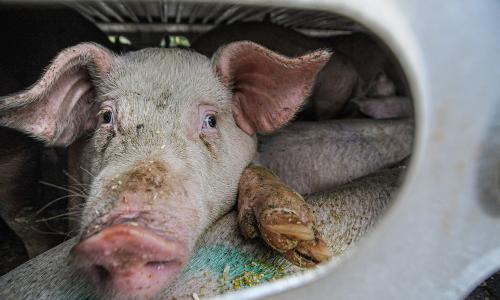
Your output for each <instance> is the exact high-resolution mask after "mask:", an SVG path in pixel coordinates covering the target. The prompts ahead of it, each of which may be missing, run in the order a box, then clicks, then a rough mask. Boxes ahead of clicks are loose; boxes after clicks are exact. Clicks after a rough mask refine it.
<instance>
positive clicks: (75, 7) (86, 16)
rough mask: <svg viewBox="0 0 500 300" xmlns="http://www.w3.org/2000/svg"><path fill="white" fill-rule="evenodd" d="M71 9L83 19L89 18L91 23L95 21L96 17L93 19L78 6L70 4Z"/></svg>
mask: <svg viewBox="0 0 500 300" xmlns="http://www.w3.org/2000/svg"><path fill="white" fill-rule="evenodd" d="M71 8H72V9H74V10H76V11H77V12H78V13H79V14H80V15H82V16H83V17H84V18H85V19H87V20H89V21H90V22H92V23H96V19H94V18H93V17H92V16H91V15H90V14H89V13H88V12H87V11H86V10H84V9H81V8H80V7H78V6H71Z"/></svg>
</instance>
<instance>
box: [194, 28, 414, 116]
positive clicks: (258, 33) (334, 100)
mask: <svg viewBox="0 0 500 300" xmlns="http://www.w3.org/2000/svg"><path fill="white" fill-rule="evenodd" d="M242 40H249V41H253V42H256V43H259V44H262V45H264V46H266V47H267V48H269V49H272V50H274V51H277V52H279V53H282V54H285V55H289V56H296V55H302V54H304V53H307V52H309V51H312V50H316V49H325V48H332V49H333V50H334V53H333V55H332V56H331V59H330V61H329V62H328V63H327V64H326V65H325V67H324V68H323V69H322V70H321V71H320V73H319V74H318V79H317V81H316V84H315V86H314V90H313V93H312V95H311V97H310V99H309V101H308V102H307V103H306V104H305V105H304V107H303V109H302V111H301V113H300V114H299V116H298V118H299V119H300V120H326V119H332V118H338V117H344V116H346V115H348V114H347V113H346V112H344V111H343V108H344V107H345V106H346V104H347V103H348V102H349V100H351V99H358V98H364V97H370V98H380V97H387V96H395V95H396V93H400V94H401V95H403V96H407V92H406V83H405V81H404V76H403V74H402V72H401V71H400V68H399V66H398V65H397V64H396V63H394V59H391V55H390V53H389V52H388V51H386V50H385V49H383V48H382V47H381V46H380V45H379V44H378V43H376V42H375V41H374V40H373V39H372V38H371V37H369V36H368V35H366V34H352V35H345V36H338V37H337V36H335V37H333V38H330V39H325V40H317V39H314V38H310V37H308V36H305V35H303V34H301V33H299V32H297V31H295V30H292V29H288V28H285V27H282V26H279V25H275V24H271V23H258V22H247V23H235V24H231V25H223V26H219V27H216V28H214V29H212V30H210V31H208V32H206V33H204V34H202V35H201V36H200V37H198V38H197V39H196V40H195V41H194V42H193V44H192V47H193V48H194V49H195V50H196V51H198V52H200V53H203V54H205V55H207V56H210V55H212V54H213V53H214V51H216V49H217V48H218V47H219V46H221V45H224V44H227V43H230V42H234V41H242ZM393 81H395V83H394V82H393ZM378 103H379V102H374V104H372V106H374V105H377V104H378ZM384 108H385V107H382V108H380V109H379V110H381V109H384ZM365 115H367V116H368V117H372V118H376V117H377V116H376V115H370V114H369V113H366V112H365Z"/></svg>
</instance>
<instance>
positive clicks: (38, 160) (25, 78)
mask: <svg viewBox="0 0 500 300" xmlns="http://www.w3.org/2000/svg"><path fill="white" fill-rule="evenodd" d="M54 20H57V22H54ZM0 28H3V29H4V30H2V40H3V41H4V43H3V44H2V46H1V47H0V96H3V95H7V94H10V93H13V92H16V91H19V90H21V89H23V88H25V87H26V86H29V85H31V84H33V83H34V82H35V81H36V79H37V78H38V76H39V75H40V73H41V72H42V71H43V68H45V66H47V65H48V64H49V62H50V60H51V59H52V58H53V57H54V56H55V55H56V54H57V53H58V52H59V51H61V50H63V49H65V48H66V47H69V46H71V45H75V44H77V43H80V42H86V41H88V42H90V41H93V42H97V43H101V44H102V45H105V46H106V47H109V48H110V49H112V47H113V45H112V44H110V43H109V41H108V39H107V37H106V35H105V34H104V33H103V32H101V31H100V30H99V29H98V28H97V27H96V26H95V25H94V24H93V23H91V22H90V21H88V20H87V19H85V18H84V17H82V16H81V15H80V14H78V13H77V12H75V11H73V10H72V9H69V8H67V7H63V6H60V5H59V6H57V5H53V6H51V7H50V8H48V7H34V6H21V5H12V4H10V5H7V4H3V5H2V7H1V9H0ZM12 28H15V30H11V29H12ZM56 37H57V38H56ZM0 139H1V140H2V144H1V145H0V174H1V175H0V199H1V200H0V215H1V217H2V219H4V220H5V222H6V223H7V224H8V225H9V227H10V228H11V229H12V230H13V231H14V232H15V233H16V234H17V235H18V236H19V237H20V238H21V240H22V241H23V243H24V246H25V248H26V250H27V254H28V256H29V257H34V256H36V255H38V254H40V253H42V252H43V251H45V250H47V249H49V248H51V247H53V246H54V245H56V244H57V243H59V242H60V241H61V240H62V238H63V237H64V236H60V235H56V233H55V232H53V230H51V228H49V227H47V226H44V223H43V222H38V221H39V220H40V219H43V218H45V217H50V215H49V214H44V213H45V210H44V211H42V212H40V213H37V211H38V210H39V209H40V208H42V207H43V206H44V205H45V204H47V203H48V202H49V201H52V200H54V199H56V198H59V197H61V196H63V194H61V192H58V191H57V190H56V189H53V188H48V187H45V186H42V185H40V184H39V180H38V179H39V178H40V177H43V179H44V180H45V181H48V182H55V181H57V182H59V183H61V180H63V179H64V178H65V176H64V174H62V172H60V171H56V170H61V169H62V168H56V166H58V165H64V164H65V161H64V158H65V154H64V153H63V151H61V150H59V149H57V150H56V149H52V148H46V149H43V144H42V143H40V142H38V141H35V140H33V139H31V138H30V137H29V136H27V135H26V134H23V133H20V132H18V131H15V130H12V129H9V128H5V127H4V128H0ZM63 184H64V182H63ZM63 231H64V230H63ZM24 259H26V258H24Z"/></svg>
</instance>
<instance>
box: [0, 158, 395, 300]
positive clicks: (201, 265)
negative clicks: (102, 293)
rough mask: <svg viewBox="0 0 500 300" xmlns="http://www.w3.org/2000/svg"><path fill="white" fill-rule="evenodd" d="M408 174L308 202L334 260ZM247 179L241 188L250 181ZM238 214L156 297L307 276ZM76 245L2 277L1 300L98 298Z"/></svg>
mask: <svg viewBox="0 0 500 300" xmlns="http://www.w3.org/2000/svg"><path fill="white" fill-rule="evenodd" d="M260 171H262V170H260ZM404 171H405V168H401V167H399V168H394V169H390V170H385V171H382V172H379V173H376V174H373V175H370V176H367V177H364V178H362V179H357V180H354V181H352V182H350V183H347V184H344V185H341V186H338V187H336V188H335V189H333V190H331V191H325V192H322V193H317V194H314V195H309V196H307V197H306V201H307V203H308V204H309V205H310V206H311V208H312V212H313V214H314V215H315V218H316V220H317V222H318V224H320V225H319V226H318V230H319V231H321V233H322V235H323V236H325V237H327V238H326V240H325V241H326V243H327V244H328V248H329V249H330V250H331V252H332V253H334V259H335V260H339V259H342V258H343V256H342V255H343V253H345V252H346V251H348V250H349V249H351V248H352V247H353V246H355V245H356V242H357V241H358V240H359V239H361V238H362V237H363V236H364V234H365V233H366V232H368V231H369V230H370V229H371V228H372V227H373V226H374V225H375V224H376V222H377V221H378V219H379V217H380V216H381V215H383V213H384V212H385V210H386V208H387V207H388V206H389V204H390V203H391V199H392V196H394V194H395V192H396V191H397V188H398V186H399V185H400V182H401V180H402V175H403V174H404ZM254 176H257V175H256V173H255V172H252V171H249V170H247V171H245V174H244V175H243V177H247V178H248V177H254ZM242 179H243V180H242V181H241V182H240V184H242V183H245V182H246V183H248V182H251V180H248V179H245V178H242ZM237 215H238V212H237V211H236V210H232V211H230V212H229V213H227V214H226V215H224V216H223V217H222V218H220V219H219V220H218V221H217V222H215V223H214V224H213V225H212V226H211V227H210V228H208V230H207V231H206V233H205V234H204V235H203V237H202V238H201V239H200V240H199V242H198V243H197V245H196V249H195V250H194V255H193V256H192V258H191V259H190V260H189V262H188V263H187V265H186V267H185V268H184V272H182V273H181V274H180V275H179V277H177V278H176V279H175V280H174V281H173V282H172V284H171V285H170V286H169V287H168V288H167V289H164V290H163V291H162V292H161V293H160V294H159V295H158V296H157V297H156V298H158V299H172V298H175V299H192V295H193V293H197V294H198V295H199V296H200V297H210V296H216V295H218V294H221V293H224V292H227V291H232V290H235V289H236V288H237V287H238V286H237V285H235V284H234V283H233V280H235V279H236V280H237V279H238V278H239V277H240V276H241V275H242V273H243V270H247V271H248V272H250V274H251V275H254V274H257V275H261V274H262V275H264V278H261V279H260V280H258V281H254V283H255V284H259V283H263V282H267V281H269V280H272V279H277V278H279V277H281V276H284V275H287V274H293V273H296V272H301V271H302V269H301V268H299V267H296V266H295V265H293V264H291V263H289V262H288V261H287V260H284V259H283V257H282V256H279V255H277V254H276V252H272V251H270V249H269V248H268V247H266V246H265V245H263V244H262V243H259V242H252V241H248V240H246V239H244V238H243V237H242V236H241V235H239V234H238V233H237V231H236V230H235V228H236V227H237V218H238V216H237ZM76 243H78V240H77V238H73V239H70V240H68V241H66V242H65V243H63V244H60V245H59V246H57V247H55V248H53V249H51V250H49V251H48V252H46V253H44V254H42V255H40V256H38V257H37V258H35V259H33V260H31V261H29V262H27V263H25V264H24V265H22V266H20V267H18V268H17V269H15V270H14V271H12V272H10V273H8V274H6V275H5V276H3V277H1V278H0V297H2V299H95V297H96V295H95V293H94V290H93V288H92V287H91V286H89V284H88V283H87V282H86V281H85V280H82V279H83V278H82V276H81V274H80V273H78V272H77V270H76V269H74V268H72V267H71V266H72V265H71V260H70V258H69V256H68V254H69V252H70V251H71V248H72V247H73V246H74V245H75V244H76ZM235 257H236V258H237V259H235ZM245 265H246V266H245ZM241 287H245V286H241Z"/></svg>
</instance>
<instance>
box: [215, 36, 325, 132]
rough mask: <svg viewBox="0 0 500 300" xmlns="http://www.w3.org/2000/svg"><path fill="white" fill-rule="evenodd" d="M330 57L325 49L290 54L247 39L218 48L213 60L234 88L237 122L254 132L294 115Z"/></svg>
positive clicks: (217, 68) (226, 81)
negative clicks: (291, 55) (282, 53)
mask: <svg viewBox="0 0 500 300" xmlns="http://www.w3.org/2000/svg"><path fill="white" fill-rule="evenodd" d="M329 58H330V53H329V52H328V51H325V50H320V51H315V52H312V53H310V54H306V55H303V56H300V57H296V58H288V57H285V56H282V55H280V54H278V53H275V52H273V51H271V50H269V49H266V48H264V47H262V46H259V45H257V44H255V43H252V42H248V41H244V42H235V43H231V44H228V45H227V46H224V47H222V48H221V49H219V50H218V51H217V53H215V55H214V57H213V64H214V66H215V70H216V73H217V74H218V76H219V78H220V80H221V81H222V83H223V84H224V85H226V87H228V88H229V89H231V90H232V92H233V115H234V119H235V121H236V123H237V124H238V126H239V127H240V128H241V129H242V130H243V131H245V132H246V133H247V134H249V135H253V134H255V133H256V132H260V133H266V132H271V131H273V130H276V129H278V128H280V127H281V126H283V125H285V124H286V123H287V122H288V121H290V120H291V119H292V118H293V116H294V115H295V113H296V112H297V110H298V109H299V108H300V107H301V105H302V103H303V102H304V100H305V99H306V98H307V97H308V96H309V94H310V93H311V89H312V88H313V86H314V80H315V78H316V74H317V73H318V72H319V71H320V70H321V69H322V68H323V66H324V65H325V64H326V62H327V61H328V59H329Z"/></svg>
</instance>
